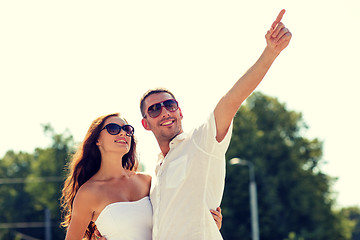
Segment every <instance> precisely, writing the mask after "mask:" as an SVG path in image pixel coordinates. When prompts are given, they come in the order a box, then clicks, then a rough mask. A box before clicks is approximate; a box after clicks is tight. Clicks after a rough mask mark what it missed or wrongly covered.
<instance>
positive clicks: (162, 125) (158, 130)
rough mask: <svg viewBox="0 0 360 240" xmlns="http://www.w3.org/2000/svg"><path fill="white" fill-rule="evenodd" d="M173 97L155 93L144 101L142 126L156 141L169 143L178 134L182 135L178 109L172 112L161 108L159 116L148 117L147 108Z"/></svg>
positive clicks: (180, 116)
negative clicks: (149, 131)
mask: <svg viewBox="0 0 360 240" xmlns="http://www.w3.org/2000/svg"><path fill="white" fill-rule="evenodd" d="M169 99H173V97H172V96H171V95H170V94H168V93H166V92H161V93H156V94H152V95H150V96H148V97H147V98H146V99H145V102H144V103H145V115H146V117H145V118H143V126H144V128H145V129H146V130H151V131H152V132H153V133H154V135H155V137H156V139H157V140H158V141H171V140H172V139H173V138H174V137H176V136H177V135H178V134H180V133H182V131H183V130H182V126H181V119H182V118H183V116H182V113H181V110H180V108H179V109H178V110H176V111H174V112H171V111H169V110H167V109H166V108H165V107H164V106H162V108H161V113H160V115H159V116H157V117H155V118H152V117H150V116H149V115H148V108H149V107H150V106H152V105H153V104H156V103H160V102H163V101H166V100H169Z"/></svg>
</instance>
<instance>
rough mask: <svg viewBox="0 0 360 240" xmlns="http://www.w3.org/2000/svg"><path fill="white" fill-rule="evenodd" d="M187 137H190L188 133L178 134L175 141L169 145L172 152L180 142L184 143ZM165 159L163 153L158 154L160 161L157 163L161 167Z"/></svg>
mask: <svg viewBox="0 0 360 240" xmlns="http://www.w3.org/2000/svg"><path fill="white" fill-rule="evenodd" d="M187 135H188V134H187V133H185V132H182V133H180V134H178V135H177V136H176V137H175V138H174V139H173V140H171V141H170V143H169V146H170V150H171V149H172V148H173V147H174V146H176V145H178V144H179V143H180V142H182V141H183V140H184V139H185V138H186V136H187ZM164 158H165V157H164V155H163V154H162V152H160V153H159V154H158V161H157V163H158V165H160V163H161V162H162V161H163V160H164Z"/></svg>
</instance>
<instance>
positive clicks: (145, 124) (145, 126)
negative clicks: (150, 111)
mask: <svg viewBox="0 0 360 240" xmlns="http://www.w3.org/2000/svg"><path fill="white" fill-rule="evenodd" d="M141 124H142V125H143V127H144V128H145V129H146V130H148V131H150V127H149V123H148V121H147V119H146V118H143V119H142V120H141Z"/></svg>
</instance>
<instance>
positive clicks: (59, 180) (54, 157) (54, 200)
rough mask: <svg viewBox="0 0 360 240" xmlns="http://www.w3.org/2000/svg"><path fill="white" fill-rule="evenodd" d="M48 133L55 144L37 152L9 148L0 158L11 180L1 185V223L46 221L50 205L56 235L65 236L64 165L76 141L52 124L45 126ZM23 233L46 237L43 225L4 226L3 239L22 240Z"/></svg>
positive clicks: (0, 233)
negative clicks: (62, 211)
mask: <svg viewBox="0 0 360 240" xmlns="http://www.w3.org/2000/svg"><path fill="white" fill-rule="evenodd" d="M44 133H45V134H48V135H49V137H50V138H51V139H52V141H53V143H52V146H51V147H48V148H45V149H40V148H37V149H35V151H34V153H33V154H28V153H22V152H19V153H15V152H13V151H8V152H7V153H6V154H5V156H4V157H3V158H2V159H0V174H1V176H3V179H7V180H8V181H9V182H6V181H5V180H4V183H5V184H0V212H1V213H2V214H1V215H0V223H19V222H43V221H44V211H45V209H46V208H48V209H50V212H51V217H52V218H51V224H52V238H53V239H64V237H65V235H64V231H63V230H62V229H60V227H59V224H60V221H61V217H60V208H59V206H60V205H59V198H60V195H61V189H62V184H63V180H64V176H63V175H64V172H63V168H64V166H65V163H66V161H67V159H68V156H69V154H70V153H71V152H72V146H73V145H74V143H73V138H72V136H71V135H69V134H68V133H64V134H56V133H55V132H54V130H53V128H52V127H51V126H50V125H44ZM19 232H20V233H21V234H25V235H28V236H32V237H35V238H38V239H44V229H43V228H9V229H6V228H5V229H0V239H18V238H19ZM21 234H20V235H21Z"/></svg>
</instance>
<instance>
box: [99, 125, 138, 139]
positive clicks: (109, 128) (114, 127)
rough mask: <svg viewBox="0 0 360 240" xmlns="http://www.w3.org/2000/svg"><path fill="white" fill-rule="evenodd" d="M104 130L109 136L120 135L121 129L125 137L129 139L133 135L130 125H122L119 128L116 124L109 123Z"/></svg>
mask: <svg viewBox="0 0 360 240" xmlns="http://www.w3.org/2000/svg"><path fill="white" fill-rule="evenodd" d="M104 129H106V130H107V131H108V133H109V134H111V135H117V134H119V133H120V131H121V129H122V130H124V131H125V132H126V135H127V136H129V137H131V136H132V135H134V131H135V130H134V128H133V127H132V126H131V125H124V126H120V125H118V124H116V123H109V124H108V125H106V126H105V127H104V128H103V129H101V131H102V130H104Z"/></svg>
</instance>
